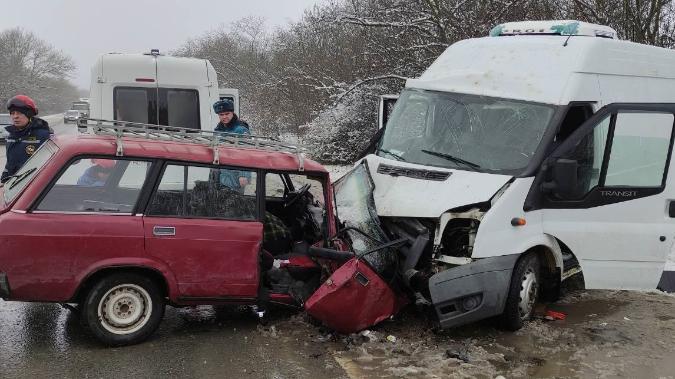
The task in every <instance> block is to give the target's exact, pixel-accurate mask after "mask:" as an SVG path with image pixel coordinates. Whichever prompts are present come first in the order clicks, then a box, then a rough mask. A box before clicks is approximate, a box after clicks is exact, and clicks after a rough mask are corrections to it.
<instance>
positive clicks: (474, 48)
mask: <svg viewBox="0 0 675 379" xmlns="http://www.w3.org/2000/svg"><path fill="white" fill-rule="evenodd" d="M565 42H567V44H566V46H565ZM589 74H591V75H594V74H604V75H621V76H637V77H645V78H661V79H670V80H673V81H672V82H671V83H672V84H670V85H671V86H672V88H675V51H673V50H670V49H664V48H659V47H654V46H648V45H642V44H637V43H633V42H628V41H621V40H615V39H607V38H596V37H587V36H579V35H572V36H567V35H565V36H559V35H558V36H555V35H514V36H508V37H499V38H495V37H483V38H475V39H468V40H463V41H459V42H457V43H455V44H453V45H451V46H450V47H448V49H446V51H445V52H444V53H443V54H441V56H440V57H438V58H437V59H436V61H435V62H434V63H433V64H432V65H431V66H430V67H429V68H428V69H427V70H426V71H425V72H424V73H423V74H422V76H420V78H419V79H410V80H408V81H407V83H406V87H408V88H420V89H428V90H436V91H444V92H458V93H467V94H475V95H483V96H492V97H501V98H508V99H519V100H526V101H534V102H540V103H548V104H567V103H568V102H569V101H572V100H580V99H579V98H578V94H576V96H577V98H574V96H575V93H574V92H573V91H574V90H576V89H578V88H579V86H580V85H579V82H581V81H589V80H597V79H595V78H594V77H590V76H589ZM574 81H576V82H574ZM583 100H589V101H591V100H596V99H583Z"/></svg>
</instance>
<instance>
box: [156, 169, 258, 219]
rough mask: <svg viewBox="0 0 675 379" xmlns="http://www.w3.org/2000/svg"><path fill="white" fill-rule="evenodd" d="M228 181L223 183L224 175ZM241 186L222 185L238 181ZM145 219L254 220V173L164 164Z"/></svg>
mask: <svg viewBox="0 0 675 379" xmlns="http://www.w3.org/2000/svg"><path fill="white" fill-rule="evenodd" d="M225 175H226V176H228V177H231V178H232V180H230V181H225V182H223V180H222V178H223V177H224V176H225ZM239 178H246V179H247V184H245V185H244V187H241V186H237V187H233V186H229V185H226V184H223V183H230V182H232V183H234V182H237V183H238V182H239V181H238V179H239ZM146 214H147V215H148V216H164V217H186V218H195V217H196V218H216V219H228V220H255V219H256V216H257V201H256V173H255V172H254V171H249V170H241V169H236V170H235V169H224V168H213V167H205V166H188V165H168V166H167V167H166V168H165V170H164V173H163V174H162V179H161V180H160V182H159V185H158V187H157V190H156V191H155V193H154V194H153V195H152V198H151V199H150V204H149V205H148V209H147V211H146Z"/></svg>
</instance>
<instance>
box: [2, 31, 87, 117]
mask: <svg viewBox="0 0 675 379" xmlns="http://www.w3.org/2000/svg"><path fill="white" fill-rule="evenodd" d="M74 69H75V65H74V63H73V61H72V59H71V58H70V57H68V56H66V55H65V54H63V53H62V52H60V51H58V50H55V49H54V48H53V47H51V46H50V45H49V44H47V43H46V42H44V41H43V40H41V39H39V38H38V37H37V36H36V35H34V34H33V33H30V32H27V31H24V30H22V29H20V28H14V29H9V30H5V31H3V32H0V104H4V103H5V101H7V99H8V98H10V97H12V96H14V95H16V94H18V93H22V94H26V95H29V96H31V97H33V98H34V99H35V100H36V101H37V103H38V106H39V107H40V109H42V110H43V111H58V110H62V109H64V107H65V106H66V105H67V103H68V102H69V101H71V100H72V99H73V98H76V97H77V96H76V93H77V91H76V90H75V88H74V87H73V86H72V85H71V84H70V83H68V81H67V78H68V77H69V75H70V74H71V73H72V72H73V70H74Z"/></svg>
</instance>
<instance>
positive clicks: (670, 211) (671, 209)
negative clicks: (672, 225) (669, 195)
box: [668, 200, 675, 218]
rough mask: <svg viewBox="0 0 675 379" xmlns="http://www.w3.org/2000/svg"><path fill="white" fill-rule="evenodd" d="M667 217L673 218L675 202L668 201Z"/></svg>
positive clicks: (674, 215)
mask: <svg viewBox="0 0 675 379" xmlns="http://www.w3.org/2000/svg"><path fill="white" fill-rule="evenodd" d="M668 216H669V217H671V218H675V201H674V200H670V201H669V202H668Z"/></svg>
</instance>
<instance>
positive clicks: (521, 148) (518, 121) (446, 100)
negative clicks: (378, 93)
mask: <svg viewBox="0 0 675 379" xmlns="http://www.w3.org/2000/svg"><path fill="white" fill-rule="evenodd" d="M554 111H555V108H554V107H553V106H549V105H544V104H534V103H526V102H517V101H507V100H501V99H495V98H489V97H483V96H474V95H465V94H441V93H438V92H432V91H420V90H406V91H404V92H403V93H402V94H401V98H400V99H399V100H398V102H397V104H396V107H395V108H394V111H393V113H392V115H391V118H390V120H389V122H388V123H387V129H386V130H385V133H384V137H383V139H382V142H381V144H380V148H379V151H378V155H380V156H382V157H386V158H390V159H396V160H400V161H406V162H410V163H417V164H423V165H429V166H437V167H446V168H453V169H461V170H471V171H481V172H494V173H500V174H517V173H519V172H521V171H522V170H523V169H524V168H525V167H526V166H527V165H528V163H529V161H530V159H531V158H532V156H533V155H534V152H535V151H536V149H537V146H538V145H539V142H540V141H541V139H542V137H543V135H544V132H545V131H546V128H547V127H548V125H549V122H550V121H551V117H552V116H553V113H554Z"/></svg>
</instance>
